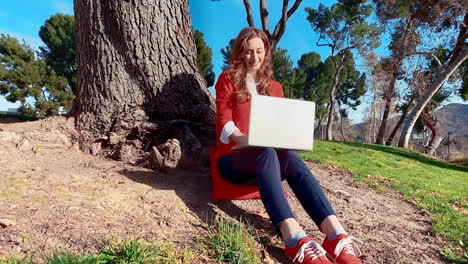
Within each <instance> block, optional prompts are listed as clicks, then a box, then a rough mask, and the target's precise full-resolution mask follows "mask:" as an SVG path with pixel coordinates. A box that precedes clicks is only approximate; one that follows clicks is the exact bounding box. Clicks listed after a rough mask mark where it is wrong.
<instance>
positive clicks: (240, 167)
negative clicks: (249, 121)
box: [218, 148, 335, 230]
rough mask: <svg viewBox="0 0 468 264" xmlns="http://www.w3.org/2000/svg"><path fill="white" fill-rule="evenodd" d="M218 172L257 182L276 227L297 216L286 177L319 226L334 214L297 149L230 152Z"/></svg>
mask: <svg viewBox="0 0 468 264" xmlns="http://www.w3.org/2000/svg"><path fill="white" fill-rule="evenodd" d="M218 171H219V173H220V174H221V177H223V178H224V179H225V180H227V181H229V182H231V183H234V184H257V185H258V189H259V190H260V195H261V198H262V202H263V205H264V206H265V209H266V211H267V213H268V215H269V216H270V220H271V221H272V223H273V225H274V226H275V228H276V229H277V228H278V224H279V223H280V222H281V221H283V220H285V219H287V218H294V214H293V212H292V211H291V207H290V206H289V204H288V201H287V199H286V197H285V196H284V190H283V186H282V184H281V180H282V179H286V181H287V182H288V184H289V186H290V187H291V189H292V190H293V192H294V194H295V195H296V197H297V199H298V200H299V202H300V203H301V205H302V207H304V209H305V211H306V212H307V213H308V214H309V216H310V217H311V218H312V220H313V221H314V222H315V224H316V225H317V226H318V227H319V229H320V224H321V223H322V221H323V220H324V219H325V218H326V217H327V216H330V215H335V211H334V210H333V208H332V207H331V205H330V202H329V201H328V199H327V197H326V196H325V194H324V193H323V191H322V188H321V187H320V184H319V183H318V182H317V180H316V179H315V177H314V176H313V175H312V173H311V171H310V170H309V168H307V166H306V165H305V163H304V161H302V159H301V158H300V157H299V155H297V153H296V152H294V151H291V150H275V149H272V148H258V149H254V150H249V151H243V152H239V153H234V154H229V155H226V156H224V157H222V158H220V159H219V160H218ZM277 230H278V229H277Z"/></svg>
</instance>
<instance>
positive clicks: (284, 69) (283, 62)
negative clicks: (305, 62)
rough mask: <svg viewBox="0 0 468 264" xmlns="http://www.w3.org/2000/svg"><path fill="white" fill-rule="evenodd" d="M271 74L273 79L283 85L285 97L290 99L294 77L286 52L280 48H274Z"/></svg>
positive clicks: (291, 63)
mask: <svg viewBox="0 0 468 264" xmlns="http://www.w3.org/2000/svg"><path fill="white" fill-rule="evenodd" d="M273 74H274V79H275V80H276V81H278V82H280V83H281V84H282V85H283V90H284V95H285V97H291V96H288V95H291V94H292V86H293V85H294V81H295V78H294V77H295V75H294V68H293V62H292V60H291V58H290V57H289V55H288V51H287V50H286V49H282V48H279V47H278V48H276V51H275V53H274V55H273Z"/></svg>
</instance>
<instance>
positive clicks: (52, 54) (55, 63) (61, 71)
mask: <svg viewBox="0 0 468 264" xmlns="http://www.w3.org/2000/svg"><path fill="white" fill-rule="evenodd" d="M39 37H41V39H42V41H43V42H44V43H45V44H46V46H45V47H44V46H42V47H39V50H40V55H41V57H43V58H44V59H45V62H46V64H47V66H50V67H51V68H52V69H53V70H54V72H56V73H57V74H58V75H60V76H64V77H65V78H66V79H67V81H68V84H69V85H70V87H71V90H72V91H73V94H75V93H76V43H75V18H74V17H73V16H72V15H65V14H55V15H53V16H51V17H50V18H48V19H46V21H45V22H44V25H43V26H41V28H40V30H39Z"/></svg>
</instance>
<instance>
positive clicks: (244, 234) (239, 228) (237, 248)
mask: <svg viewBox="0 0 468 264" xmlns="http://www.w3.org/2000/svg"><path fill="white" fill-rule="evenodd" d="M241 222H242V221H241ZM249 229H251V227H250V225H248V224H237V223H234V222H231V221H227V220H223V219H221V218H217V219H216V221H215V225H213V226H212V227H210V230H209V232H208V241H207V246H208V247H209V248H210V249H211V250H213V251H214V254H215V256H216V260H218V261H221V262H224V263H232V264H244V263H249V264H255V263H261V261H260V257H259V256H258V255H259V254H258V253H257V250H256V248H257V243H256V240H255V237H254V236H252V235H251V234H250V233H251V232H249V231H251V230H249Z"/></svg>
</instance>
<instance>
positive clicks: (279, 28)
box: [273, 0, 302, 41]
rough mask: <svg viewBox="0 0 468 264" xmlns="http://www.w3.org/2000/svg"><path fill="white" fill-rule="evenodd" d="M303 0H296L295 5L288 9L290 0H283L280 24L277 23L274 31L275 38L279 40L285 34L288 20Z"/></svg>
mask: <svg viewBox="0 0 468 264" xmlns="http://www.w3.org/2000/svg"><path fill="white" fill-rule="evenodd" d="M301 2H302V0H296V1H295V2H294V5H293V6H292V7H291V9H289V11H288V3H289V0H283V10H282V15H281V18H280V20H279V21H278V24H276V27H275V31H274V32H273V38H275V39H276V40H277V41H279V40H280V39H281V37H282V36H283V34H284V31H285V30H286V22H287V21H288V19H289V17H291V16H292V15H293V14H294V12H296V10H297V8H298V7H299V5H300V4H301Z"/></svg>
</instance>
